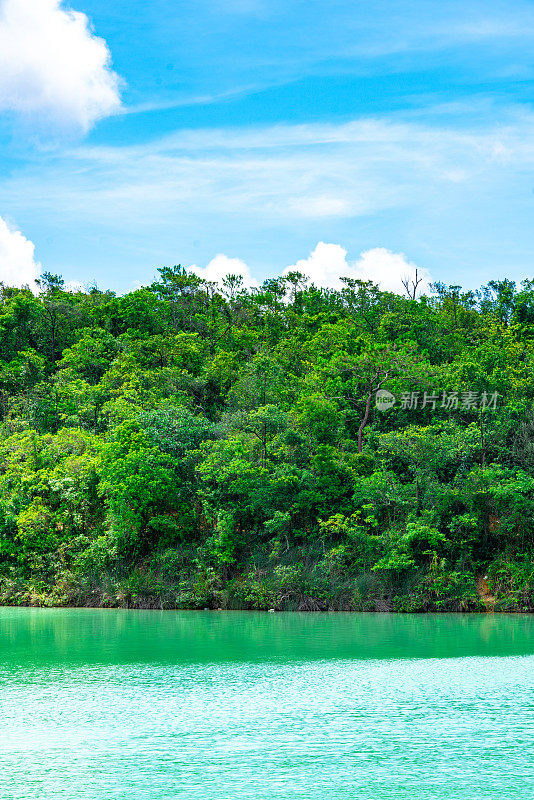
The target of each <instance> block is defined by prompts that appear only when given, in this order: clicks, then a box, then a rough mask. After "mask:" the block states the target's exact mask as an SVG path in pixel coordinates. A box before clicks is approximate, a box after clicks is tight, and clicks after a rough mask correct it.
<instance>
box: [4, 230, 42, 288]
mask: <svg viewBox="0 0 534 800" xmlns="http://www.w3.org/2000/svg"><path fill="white" fill-rule="evenodd" d="M40 274H41V265H40V264H39V262H38V261H36V260H35V245H34V244H33V242H30V240H29V239H26V237H25V236H23V234H22V233H21V232H20V231H17V230H15V229H14V228H12V227H10V226H9V225H8V224H7V222H6V221H5V220H4V219H2V217H0V281H1V282H2V283H4V284H6V285H7V286H25V285H28V286H29V287H30V288H31V289H34V288H35V284H34V281H35V279H36V278H38V277H39V275H40Z"/></svg>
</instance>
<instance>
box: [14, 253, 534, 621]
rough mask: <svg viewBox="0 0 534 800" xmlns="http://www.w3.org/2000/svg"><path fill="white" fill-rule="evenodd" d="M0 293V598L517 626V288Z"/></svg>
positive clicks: (47, 289) (47, 287)
mask: <svg viewBox="0 0 534 800" xmlns="http://www.w3.org/2000/svg"><path fill="white" fill-rule="evenodd" d="M0 288H1V299H0V330H1V337H0V367H1V370H0V420H1V421H0V425H1V431H0V433H1V436H0V602H3V603H12V604H47V605H68V604H79V605H104V606H129V607H155V608H161V607H163V608H206V607H207V608H250V609H266V608H276V609H308V610H318V609H327V608H331V609H347V610H349V609H354V610H397V611H425V610H432V611H438V610H484V609H485V608H496V609H502V610H518V611H522V610H533V609H534V576H533V569H534V474H533V470H534V439H533V437H534V414H533V400H534V381H533V376H534V284H533V283H532V282H530V281H525V282H523V284H522V285H521V286H520V287H517V286H516V285H515V284H514V283H513V282H511V281H508V280H503V281H493V282H491V283H490V284H488V286H487V287H484V288H483V289H481V290H480V291H478V292H464V291H462V289H461V287H459V286H445V285H443V284H437V285H435V286H434V287H433V293H432V294H431V295H430V296H428V297H425V296H422V297H420V298H418V299H414V295H415V294H416V291H415V289H416V287H414V286H413V285H412V286H407V292H406V297H401V296H398V295H396V294H392V293H388V292H383V291H380V290H379V288H378V287H377V286H375V285H373V284H372V283H368V282H360V281H355V280H349V279H345V280H344V288H343V289H342V290H341V291H332V290H325V289H320V288H317V287H315V286H308V285H307V281H306V279H305V277H304V276H303V275H301V274H299V273H292V274H290V275H288V276H286V277H284V278H278V279H275V280H267V281H265V283H264V284H263V286H262V287H261V288H260V289H253V290H246V289H245V288H243V285H242V280H241V278H240V277H239V276H235V275H229V276H227V278H226V279H225V281H224V283H223V286H222V287H217V286H215V285H214V284H211V283H208V282H206V281H203V280H201V279H200V278H198V277H196V276H195V275H193V274H190V273H188V272H187V271H186V270H184V269H182V268H181V267H173V268H164V269H161V270H160V271H159V278H158V280H157V281H155V282H154V283H153V284H152V285H150V286H147V287H144V288H141V289H138V290H136V291H133V292H130V293H129V294H127V295H124V296H120V297H119V296H116V295H115V294H114V293H113V292H109V291H102V290H100V289H99V288H97V287H92V288H90V289H89V290H88V291H87V292H71V291H66V290H65V288H64V284H63V281H62V279H61V278H59V277H57V276H54V275H51V274H49V273H45V274H44V275H43V276H42V279H41V281H40V282H39V285H38V293H35V294H34V293H32V292H31V291H30V290H29V289H16V288H10V287H7V286H0ZM377 391H379V392H380V393H381V394H382V395H383V397H382V399H383V405H382V406H381V407H380V408H377V406H376V400H375V398H376V392H377ZM384 392H388V393H389V394H383V393H384ZM391 396H393V398H395V400H396V402H395V403H394V405H393V406H391V403H392V397H391ZM388 406H389V407H388Z"/></svg>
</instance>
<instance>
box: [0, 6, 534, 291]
mask: <svg viewBox="0 0 534 800" xmlns="http://www.w3.org/2000/svg"><path fill="white" fill-rule="evenodd" d="M533 76H534V3H533V2H532V0H530V2H515V1H514V0H511V1H509V2H506V3H504V2H502V3H501V2H495V1H494V0H485V2H470V0H464V2H457V0H443V2H440V3H432V2H428V0H424V2H419V1H418V0H415V1H414V2H406V0H394V1H393V0H378V1H377V2H369V3H355V2H354V0H330V2H328V3H325V2H324V0H321V2H319V1H318V0H306V2H304V1H303V0H194V2H193V0H151V2H150V3H147V2H139V1H138V0H128V2H126V0H72V5H67V4H65V3H63V2H60V0H0V280H2V281H4V282H5V283H11V284H18V285H22V284H26V283H28V284H30V283H31V282H32V281H33V280H34V278H35V277H37V276H38V274H39V273H40V272H41V271H44V270H46V271H49V272H52V273H55V274H61V275H63V277H64V278H65V280H66V281H68V282H69V285H72V286H75V285H77V284H78V283H79V284H82V285H89V284H91V283H96V284H97V285H98V286H100V287H101V288H111V289H113V290H115V291H117V292H126V291H129V290H131V289H132V288H135V287H137V286H139V285H142V284H145V283H150V282H151V281H152V280H153V277H154V275H155V274H156V270H157V269H158V267H162V266H172V265H174V264H182V265H183V266H186V267H189V268H190V269H192V270H193V271H195V272H196V273H197V274H200V275H204V276H206V277H208V278H209V279H214V280H217V279H221V278H222V277H223V276H224V275H225V274H227V273H228V272H241V273H242V274H243V275H244V277H245V280H246V283H247V284H248V285H257V284H260V283H261V282H262V281H263V280H264V279H265V278H267V277H273V276H276V275H280V274H282V273H284V271H288V270H290V269H295V268H298V269H299V270H300V271H301V272H303V273H305V274H306V275H308V276H309V277H310V279H311V280H313V281H314V282H315V283H316V284H318V285H324V286H332V287H336V286H339V285H340V284H339V278H340V277H341V276H343V275H348V276H351V277H361V278H363V279H366V280H367V279H372V280H375V281H376V282H378V283H379V284H380V285H381V286H382V288H387V289H393V290H398V291H400V290H401V280H402V278H403V277H405V276H406V275H408V274H411V273H413V272H414V270H415V269H416V268H418V269H419V274H420V275H422V276H423V278H424V280H425V284H426V285H428V283H430V282H431V281H443V282H445V283H454V284H460V285H462V286H464V287H466V288H474V287H476V286H480V285H482V284H484V283H487V282H488V281H489V280H491V279H495V278H504V277H506V278H510V279H513V280H516V281H518V282H519V281H521V280H522V279H524V278H526V277H532V272H533V270H532V262H533V259H532V255H533V250H534V225H532V221H533V212H534V109H533V96H532V87H533V83H532V79H533Z"/></svg>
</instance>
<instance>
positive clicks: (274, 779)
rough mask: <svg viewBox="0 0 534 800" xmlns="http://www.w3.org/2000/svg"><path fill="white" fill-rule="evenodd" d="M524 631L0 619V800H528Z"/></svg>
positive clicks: (531, 642)
mask: <svg viewBox="0 0 534 800" xmlns="http://www.w3.org/2000/svg"><path fill="white" fill-rule="evenodd" d="M533 630H534V620H533V618H532V617H529V616H515V615H484V614H480V615H478V614H477V615H440V616H435V615H433V616H412V615H407V616H404V615H389V614H263V613H240V612H228V613H226V612H205V613H204V612H172V611H167V612H139V611H114V610H113V611H111V610H93V609H75V610H70V609H69V610H55V609H50V610H45V609H0V767H1V770H0V798H2V799H3V798H6V800H8V799H9V800H11V799H12V800H22V799H23V798H24V800H27V799H29V798H32V800H33V799H34V798H39V799H40V798H46V799H47V800H48V798H50V800H56V798H65V800H66V799H67V798H68V800H78V798H84V800H85V799H87V800H141V799H142V800H163V798H165V800H170V799H171V798H187V800H238V798H239V799H240V800H241V799H243V800H249V798H254V800H268V799H270V798H275V799H281V798H284V799H285V798H287V799H288V800H289V798H303V800H304V799H305V800H345V798H351V800H354V798H357V799H358V800H367V798H369V799H370V798H373V800H376V799H377V798H379V799H382V798H384V799H387V798H395V800H404V798H406V799H408V798H410V800H431V798H432V800H437V799H439V798H447V800H456V799H458V800H460V798H461V799H462V800H475V799H476V800H503V799H504V798H514V800H516V798H534V768H533V763H534V759H533V756H534V716H533V715H534V691H533V685H532V683H533V675H534V672H533V667H534V636H533Z"/></svg>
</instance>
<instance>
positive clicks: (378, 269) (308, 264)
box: [189, 242, 432, 294]
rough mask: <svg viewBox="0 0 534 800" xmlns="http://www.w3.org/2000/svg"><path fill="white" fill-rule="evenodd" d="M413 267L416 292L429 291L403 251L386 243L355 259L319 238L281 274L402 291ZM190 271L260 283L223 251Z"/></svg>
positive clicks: (326, 284) (334, 285) (335, 285)
mask: <svg viewBox="0 0 534 800" xmlns="http://www.w3.org/2000/svg"><path fill="white" fill-rule="evenodd" d="M416 270H417V275H418V278H420V279H421V283H420V284H419V289H418V294H420V293H421V292H428V291H429V284H430V283H431V282H432V276H431V275H430V273H429V271H428V270H427V269H425V268H421V267H418V266H417V265H416V264H414V263H413V262H411V261H408V260H407V259H406V256H405V255H404V254H403V253H393V252H392V251H391V250H387V249H386V248H385V247H374V248H373V249H371V250H365V251H364V252H362V253H361V254H360V256H359V258H358V259H357V260H356V261H354V262H350V261H348V260H347V251H346V250H345V248H344V247H342V246H341V245H339V244H332V243H327V242H319V243H318V244H317V246H316V247H315V249H314V250H313V251H312V252H311V253H310V255H309V256H308V258H302V259H300V260H299V261H297V262H296V264H292V265H291V266H289V267H286V268H285V269H284V270H283V272H282V273H281V274H282V275H287V274H288V273H289V272H294V271H298V272H302V273H303V274H304V275H306V277H307V278H308V282H309V283H314V284H315V286H318V287H321V288H324V289H342V288H343V287H344V284H343V283H342V282H341V278H353V279H355V280H356V279H359V280H362V281H373V283H375V284H378V285H379V286H380V288H381V289H383V290H385V291H390V292H396V293H397V294H404V291H405V290H404V286H403V284H402V281H403V280H405V279H408V280H410V281H411V280H413V279H414V278H415V271H416ZM189 271H190V272H193V273H194V274H195V275H198V276H199V277H201V278H205V279H206V280H209V281H214V282H215V283H217V284H219V285H221V284H222V280H223V278H224V277H225V276H226V275H229V274H233V275H241V276H242V277H243V285H244V286H246V287H247V288H250V287H257V286H258V285H259V284H258V282H257V281H256V280H255V279H254V278H253V277H252V275H251V270H250V267H249V266H248V264H246V263H245V262H244V261H241V259H239V258H228V256H225V255H224V254H223V253H219V254H218V255H216V256H215V258H213V259H212V260H211V261H210V262H209V264H207V265H206V266H205V267H198V266H197V265H196V264H194V265H193V266H192V267H190V268H189Z"/></svg>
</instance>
